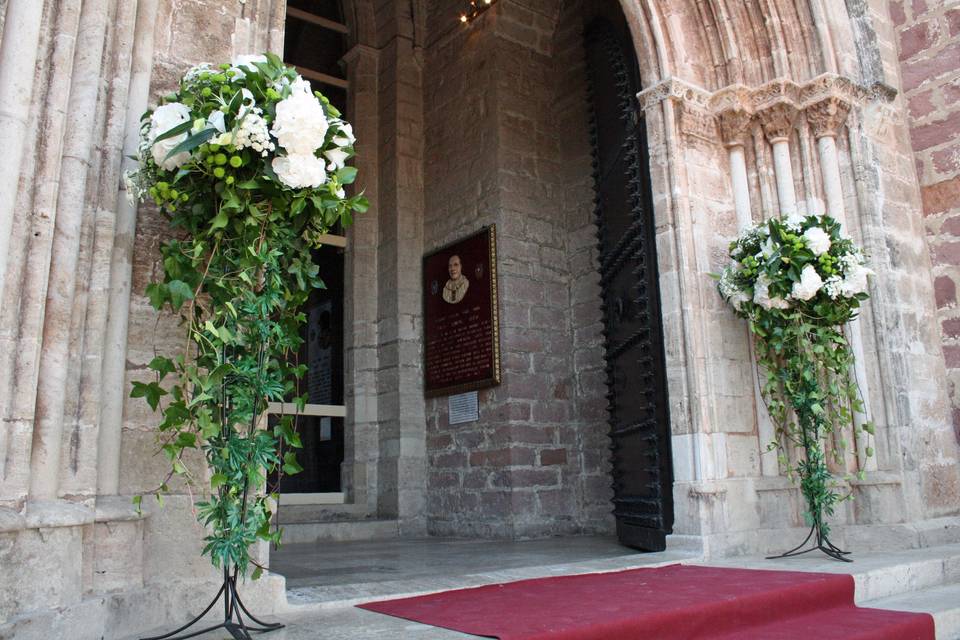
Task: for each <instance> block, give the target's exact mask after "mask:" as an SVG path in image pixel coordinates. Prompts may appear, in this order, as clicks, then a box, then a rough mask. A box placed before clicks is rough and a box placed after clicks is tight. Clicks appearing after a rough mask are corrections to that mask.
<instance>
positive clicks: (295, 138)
mask: <svg viewBox="0 0 960 640" xmlns="http://www.w3.org/2000/svg"><path fill="white" fill-rule="evenodd" d="M327 126H328V125H327V117H326V114H324V112H323V106H322V105H321V104H320V101H319V100H317V98H316V97H315V96H312V95H310V94H307V93H301V92H297V93H294V94H293V95H291V96H290V97H289V98H286V99H285V100H281V101H280V102H278V103H277V115H276V118H275V119H274V121H273V128H271V129H270V133H272V134H273V135H274V137H275V138H276V139H277V142H278V143H280V146H281V147H283V148H284V149H286V150H287V152H288V153H290V154H312V153H313V152H314V151H315V150H316V149H318V148H320V147H321V146H323V139H324V137H325V136H326V135H327Z"/></svg>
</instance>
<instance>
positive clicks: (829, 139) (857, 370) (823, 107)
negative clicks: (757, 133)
mask: <svg viewBox="0 0 960 640" xmlns="http://www.w3.org/2000/svg"><path fill="white" fill-rule="evenodd" d="M849 111H850V104H849V103H848V102H847V101H845V100H844V99H842V98H839V97H836V96H831V97H827V98H824V99H823V100H820V101H818V102H815V103H813V104H811V105H809V106H808V107H807V108H806V116H807V122H808V123H809V124H810V129H811V131H812V132H813V137H814V138H815V139H816V141H817V151H818V152H819V155H820V172H821V174H822V176H823V191H824V198H825V200H826V206H827V215H828V216H831V217H832V218H834V219H836V220H837V221H838V222H839V223H840V224H842V225H843V226H844V229H845V230H847V231H849V229H848V228H847V223H846V211H845V208H844V203H843V186H842V183H841V180H840V162H839V160H838V158H837V140H836V138H837V133H838V131H839V130H840V129H841V127H842V126H843V123H844V121H845V120H846V118H847V114H848V113H849ZM847 334H848V336H849V339H850V347H851V348H852V349H853V356H854V366H853V371H852V372H851V373H852V375H854V376H855V378H856V380H857V383H858V385H859V386H860V393H861V398H862V401H863V409H864V410H863V411H857V412H855V413H854V427H855V431H856V433H855V437H856V443H857V459H858V460H857V462H858V465H859V468H860V469H863V470H865V471H875V470H876V469H877V459H876V456H872V457H869V458H868V457H867V456H866V448H867V447H868V446H871V442H870V434H868V433H867V432H865V431H864V430H863V428H862V427H863V424H864V423H866V422H867V421H868V419H867V415H866V413H865V412H866V411H868V410H869V407H870V395H869V389H868V387H867V373H866V365H865V363H864V349H863V329H862V326H861V324H860V321H859V319H857V320H853V321H852V322H851V323H850V325H849V328H848V331H847Z"/></svg>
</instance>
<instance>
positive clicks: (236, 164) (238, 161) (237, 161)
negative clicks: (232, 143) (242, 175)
mask: <svg viewBox="0 0 960 640" xmlns="http://www.w3.org/2000/svg"><path fill="white" fill-rule="evenodd" d="M241 165H243V158H241V157H240V156H230V166H231V167H233V168H234V169H239V168H240V166H241Z"/></svg>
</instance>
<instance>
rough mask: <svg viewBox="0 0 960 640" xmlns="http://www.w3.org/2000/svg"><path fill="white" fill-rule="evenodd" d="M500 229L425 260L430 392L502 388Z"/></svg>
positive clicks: (491, 229)
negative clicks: (498, 257) (498, 385)
mask: <svg viewBox="0 0 960 640" xmlns="http://www.w3.org/2000/svg"><path fill="white" fill-rule="evenodd" d="M496 256H497V243H496V228H495V226H493V225H491V226H489V227H484V228H483V229H481V230H480V231H479V232H478V233H475V234H473V235H471V236H469V237H467V238H464V239H462V240H458V241H456V242H454V243H452V244H449V245H447V246H445V247H442V248H440V249H437V250H436V251H433V252H431V253H429V254H427V255H426V256H425V257H424V259H423V296H424V303H423V311H424V322H423V332H424V378H425V379H424V391H425V393H426V394H427V395H428V396H438V395H449V394H452V393H461V392H464V391H470V390H473V389H480V388H483V387H488V386H493V385H496V384H499V383H500V336H499V333H500V331H499V318H498V314H499V310H498V304H497V268H496Z"/></svg>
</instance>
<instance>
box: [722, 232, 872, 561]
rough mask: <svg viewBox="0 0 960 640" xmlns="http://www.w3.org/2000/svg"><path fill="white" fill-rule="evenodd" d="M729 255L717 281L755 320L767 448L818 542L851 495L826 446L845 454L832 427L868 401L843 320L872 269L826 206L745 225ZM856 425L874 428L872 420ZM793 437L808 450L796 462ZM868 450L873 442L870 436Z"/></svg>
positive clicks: (863, 294)
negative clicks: (772, 433) (855, 375)
mask: <svg viewBox="0 0 960 640" xmlns="http://www.w3.org/2000/svg"><path fill="white" fill-rule="evenodd" d="M730 258H731V259H732V260H733V262H732V263H731V264H730V265H729V266H727V267H726V269H724V270H723V273H721V274H720V276H719V277H718V279H719V282H718V283H717V288H718V290H719V292H720V296H721V297H722V298H723V299H724V300H726V301H727V302H728V303H730V305H731V306H732V307H733V309H734V311H735V312H736V314H737V315H739V316H741V317H743V318H747V319H748V320H749V321H750V322H749V327H750V332H751V333H752V334H753V337H754V355H755V357H756V359H757V364H758V365H759V370H758V373H759V374H761V376H760V380H761V391H762V393H763V397H764V400H765V402H766V407H767V410H768V412H769V415H770V417H771V419H772V420H773V423H774V424H775V425H776V439H775V440H774V442H772V443H770V444H769V445H768V449H777V450H779V451H780V453H781V455H780V464H781V465H782V467H783V468H785V469H786V470H787V472H788V474H789V475H790V476H791V477H792V478H794V477H798V478H799V484H800V489H801V492H802V493H803V496H804V498H805V500H806V503H807V516H808V518H809V523H810V524H811V525H812V527H813V529H814V530H816V532H817V541H818V543H820V541H822V540H826V539H827V536H828V534H829V531H830V528H829V524H828V523H827V520H826V519H827V518H828V517H829V516H831V515H832V514H833V513H834V507H835V505H836V504H837V503H839V502H840V501H841V500H843V499H845V497H844V496H842V495H841V494H840V492H839V491H838V486H837V484H836V483H835V482H833V481H832V475H831V472H830V469H829V468H828V467H827V463H826V456H827V455H828V453H829V454H831V455H833V456H835V458H836V459H839V460H841V461H842V459H843V446H844V445H843V444H841V445H840V447H837V446H836V443H835V440H834V439H833V434H834V433H836V432H837V431H839V430H840V429H842V428H844V427H846V426H849V425H851V424H852V423H853V416H854V415H856V414H857V413H858V412H862V411H863V410H864V407H863V405H862V402H861V399H860V397H859V388H858V386H857V382H856V380H855V379H853V380H851V379H850V371H851V369H852V367H853V358H854V356H853V350H852V348H851V347H850V344H849V343H848V341H847V337H846V335H845V333H844V325H845V324H846V323H848V322H849V321H850V320H852V319H853V318H854V317H856V314H857V311H858V309H859V307H860V303H861V302H862V301H864V300H866V299H867V298H868V295H867V286H868V282H867V280H868V277H869V276H870V275H872V274H873V272H872V271H871V270H870V269H869V268H868V267H867V266H866V264H865V263H866V259H865V257H864V254H863V252H862V251H861V250H860V249H858V248H857V247H856V246H855V245H854V243H853V241H852V240H851V239H850V238H849V237H847V236H845V235H844V234H843V232H842V229H841V227H840V223H838V222H837V221H836V220H834V219H833V218H830V217H828V216H804V215H799V214H794V215H792V216H790V217H788V218H787V219H785V220H781V219H776V218H775V219H772V220H770V221H768V222H765V223H763V224H760V225H757V226H755V227H752V228H750V229H747V230H745V231H744V232H743V233H742V234H740V237H739V238H737V239H736V240H734V241H733V242H732V243H730ZM859 427H860V428H861V429H863V430H864V431H866V432H867V433H870V434H872V433H873V432H874V431H873V429H874V428H873V425H872V423H870V422H864V423H861V424H860V425H859ZM828 441H829V442H830V443H831V446H832V447H833V448H832V449H828V447H827V446H826V444H825V443H826V442H828ZM790 446H796V447H797V448H799V449H801V450H802V454H801V455H802V458H797V461H796V462H793V461H792V460H793V458H792V456H791V455H789V454H788V453H787V448H788V447H790ZM863 453H864V455H865V456H867V457H869V456H872V455H873V450H872V448H871V447H869V446H866V447H865V448H864V449H863ZM820 548H821V549H827V547H824V546H822V545H821V547H820ZM828 551H830V552H831V553H832V551H831V550H830V549H828ZM834 551H835V549H834ZM834 557H840V556H839V555H836V554H834Z"/></svg>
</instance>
